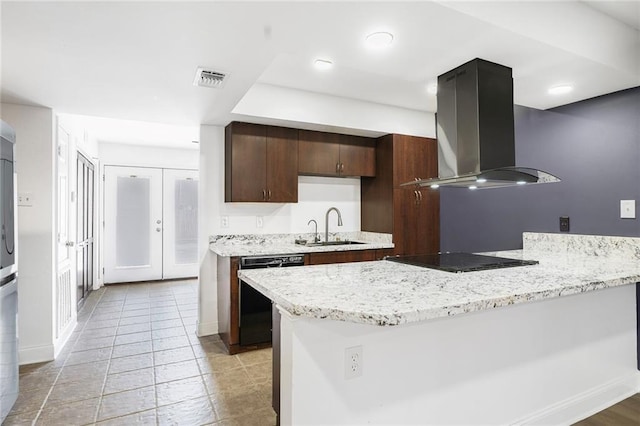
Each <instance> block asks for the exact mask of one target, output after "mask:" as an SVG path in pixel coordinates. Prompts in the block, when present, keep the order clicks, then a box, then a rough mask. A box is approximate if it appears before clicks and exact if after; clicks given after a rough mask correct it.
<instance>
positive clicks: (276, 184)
mask: <svg viewBox="0 0 640 426" xmlns="http://www.w3.org/2000/svg"><path fill="white" fill-rule="evenodd" d="M266 174H267V184H266V189H267V201H270V202H273V203H297V202H298V130H297V129H288V128H285V127H272V126H269V127H267V172H266Z"/></svg>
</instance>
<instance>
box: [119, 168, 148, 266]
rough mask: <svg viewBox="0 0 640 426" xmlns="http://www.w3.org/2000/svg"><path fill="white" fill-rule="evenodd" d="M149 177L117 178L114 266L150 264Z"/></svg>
mask: <svg viewBox="0 0 640 426" xmlns="http://www.w3.org/2000/svg"><path fill="white" fill-rule="evenodd" d="M149 179H150V178H149V177H136V176H128V177H127V176H118V187H117V189H116V192H117V198H118V200H117V202H116V203H117V207H116V209H117V210H116V211H117V213H116V267H123V266H125V267H126V266H148V265H149V264H150V263H151V239H150V234H151V229H150V228H149V224H150V223H151V222H152V220H153V219H152V218H151V205H150V204H151V193H150V190H151V182H149Z"/></svg>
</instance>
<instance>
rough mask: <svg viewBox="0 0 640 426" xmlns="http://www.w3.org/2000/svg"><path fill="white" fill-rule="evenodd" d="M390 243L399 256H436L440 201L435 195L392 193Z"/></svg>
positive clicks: (438, 246)
mask: <svg viewBox="0 0 640 426" xmlns="http://www.w3.org/2000/svg"><path fill="white" fill-rule="evenodd" d="M393 204H394V217H393V222H394V223H393V227H394V228H393V229H394V232H393V238H394V241H393V243H394V244H395V252H396V254H400V255H414V254H428V253H437V252H438V250H439V249H440V198H439V193H438V192H437V191H432V190H430V189H423V190H422V191H418V190H414V189H395V190H394V191H393Z"/></svg>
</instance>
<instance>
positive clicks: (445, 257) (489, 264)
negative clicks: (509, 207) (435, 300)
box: [386, 253, 538, 272]
mask: <svg viewBox="0 0 640 426" xmlns="http://www.w3.org/2000/svg"><path fill="white" fill-rule="evenodd" d="M386 260H390V261H392V262H399V263H406V264H408V265H415V266H422V267H424V268H431V269H438V270H441V271H447V272H472V271H483V270H486V269H497V268H511V267H514V266H525V265H535V264H537V263H538V261H537V260H518V259H508V258H505V257H497V256H485V255H480V254H472V253H440V254H423V255H417V256H395V257H387V258H386Z"/></svg>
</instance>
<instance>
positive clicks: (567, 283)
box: [239, 251, 640, 326]
mask: <svg viewBox="0 0 640 426" xmlns="http://www.w3.org/2000/svg"><path fill="white" fill-rule="evenodd" d="M490 254H491V255H499V256H503V257H512V258H524V259H529V260H539V262H540V263H539V264H537V265H530V266H520V267H514V268H504V269H494V270H486V271H477V272H468V273H461V274H455V273H450V272H443V271H437V270H433V269H427V268H421V267H417V266H411V265H404V264H399V263H395V262H390V261H384V260H382V261H375V262H362V263H343V264H332V265H315V266H303V267H292V268H282V269H281V268H278V269H252V270H241V271H239V277H240V278H241V279H242V280H244V281H246V282H248V283H249V284H250V285H252V286H253V287H255V288H256V289H258V290H259V291H260V292H262V293H263V294H265V295H266V296H267V297H269V298H270V299H272V300H273V301H275V303H277V304H278V305H279V306H280V307H282V308H283V309H285V310H286V311H288V312H290V313H291V314H293V315H299V316H306V317H312V318H328V319H333V320H340V321H350V322H356V323H364V324H373V325H380V326H387V325H399V324H406V323H411V322H417V321H424V320H429V319H434V318H441V317H449V316H454V315H459V314H463V313H468V312H474V311H481V310H486V309H492V308H497V307H501V306H507V305H514V304H518V303H524V302H530V301H536V300H544V299H551V298H555V297H560V296H567V295H571V294H576V293H583V292H587V291H593V290H598V289H604V288H608V287H615V286H620V285H627V284H634V283H636V282H640V260H639V259H635V258H634V259H629V258H626V259H625V258H622V259H624V261H620V260H619V259H616V258H615V257H597V256H587V255H581V254H578V255H569V254H565V255H557V254H544V253H541V252H538V251H524V252H523V251H507V252H495V253H490Z"/></svg>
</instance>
